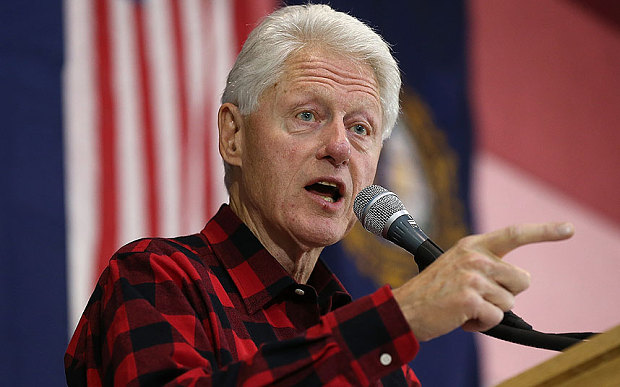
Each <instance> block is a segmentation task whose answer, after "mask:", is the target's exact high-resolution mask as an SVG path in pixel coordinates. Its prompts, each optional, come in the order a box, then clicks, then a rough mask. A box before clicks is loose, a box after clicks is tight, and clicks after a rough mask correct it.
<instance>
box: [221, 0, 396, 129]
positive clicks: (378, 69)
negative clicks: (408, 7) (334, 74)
mask: <svg viewBox="0 0 620 387" xmlns="http://www.w3.org/2000/svg"><path fill="white" fill-rule="evenodd" d="M310 45H312V46H313V47H316V46H319V47H324V48H326V49H329V50H332V51H334V52H335V53H337V54H341V55H345V56H346V57H349V58H351V59H353V60H355V61H358V62H360V63H363V64H366V65H368V66H370V67H371V68H372V69H373V71H374V75H375V77H376V80H377V83H378V86H379V96H380V98H381V107H382V110H383V121H382V126H383V128H382V130H383V133H382V138H383V139H386V138H388V137H389V135H390V133H391V131H392V128H393V126H394V124H395V123H396V118H397V117H398V113H399V110H400V108H399V93H400V86H401V79H400V71H399V69H398V65H397V63H396V60H395V59H394V57H393V56H392V54H391V53H390V47H389V45H388V44H387V43H386V42H385V40H383V38H382V37H381V36H379V35H378V34H377V33H376V32H375V31H373V30H372V29H371V28H370V27H369V26H367V25H366V24H364V23H363V22H361V21H360V20H358V19H356V18H354V17H353V16H350V15H347V14H346V13H342V12H338V11H335V10H334V9H332V8H330V7H329V6H328V5H323V4H307V5H294V6H287V7H283V8H280V9H279V10H277V11H275V12H273V13H272V14H270V15H269V16H267V17H266V18H265V19H264V20H263V21H262V22H261V23H260V25H258V27H256V28H255V29H254V30H253V31H252V32H251V33H250V35H249V36H248V39H247V40H246V42H245V43H244V45H243V48H242V50H241V52H240V53H239V56H238V57H237V60H236V61H235V64H234V66H233V68H232V70H231V71H230V73H229V74H228V80H227V83H226V88H225V89H224V93H223V94H222V99H221V102H222V103H226V102H230V103H233V104H235V105H237V106H238V107H239V110H240V112H241V114H243V115H248V114H250V113H252V112H254V111H255V110H256V109H257V108H258V100H259V97H260V96H261V95H262V93H263V92H264V91H265V90H266V89H267V88H269V87H271V86H273V85H275V84H276V82H277V81H278V80H279V79H280V77H281V76H282V74H283V72H284V63H285V61H286V60H287V59H288V58H289V57H290V56H291V55H292V54H294V53H297V52H299V51H300V50H301V49H303V48H304V47H307V46H310Z"/></svg>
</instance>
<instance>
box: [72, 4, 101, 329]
mask: <svg viewBox="0 0 620 387" xmlns="http://www.w3.org/2000/svg"><path fill="white" fill-rule="evenodd" d="M93 13H94V2H89V1H81V0H68V1H67V3H66V7H65V15H66V17H65V20H66V21H67V25H66V33H65V36H66V37H67V40H66V41H65V47H66V48H65V52H66V59H65V79H64V88H65V92H64V95H63V97H64V102H65V103H64V104H63V105H64V117H65V136H64V137H65V170H66V202H67V206H66V212H67V253H68V256H69V258H68V260H67V263H68V267H67V274H68V275H67V278H68V282H69V283H68V286H67V288H68V295H67V296H68V307H69V326H68V330H69V332H73V330H74V329H75V324H76V323H77V317H78V316H79V313H80V311H81V309H83V308H84V305H85V304H86V300H87V298H88V294H89V293H90V291H91V290H92V283H93V282H92V280H93V278H92V277H91V273H93V272H94V266H95V265H96V258H97V256H96V255H93V252H94V248H93V247H94V246H95V245H96V241H97V237H98V235H99V228H100V224H99V223H98V222H97V221H96V220H97V219H99V205H98V203H99V201H100V200H99V195H100V190H99V179H98V174H97V170H98V160H99V147H98V146H97V139H98V136H97V133H96V131H95V130H93V129H94V128H95V115H96V113H95V112H96V109H97V105H96V103H95V100H96V98H95V93H96V91H95V84H94V76H93V74H94V71H95V69H94V67H93V65H92V61H91V58H94V55H95V54H94V46H93V41H94V33H95V29H94V28H92V24H91V22H90V21H91V20H93V19H94V17H93ZM92 276H94V274H92Z"/></svg>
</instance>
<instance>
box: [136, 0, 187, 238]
mask: <svg viewBox="0 0 620 387" xmlns="http://www.w3.org/2000/svg"><path fill="white" fill-rule="evenodd" d="M143 4H144V6H145V7H146V12H147V15H148V16H147V20H148V24H147V28H148V31H149V32H148V33H147V34H146V35H147V47H148V50H149V54H150V55H151V57H150V58H151V63H152V65H153V67H152V69H153V71H152V72H151V77H150V82H152V84H153V88H152V98H153V102H154V103H153V109H154V112H153V113H154V115H153V117H154V126H155V133H154V134H155V157H157V159H158V160H157V171H156V178H157V182H156V184H157V187H156V189H157V190H158V192H159V199H160V202H159V211H160V217H159V233H160V234H161V235H163V236H172V235H176V234H178V233H179V231H180V217H179V214H180V186H181V180H180V176H181V175H180V165H179V126H178V122H179V120H178V114H177V113H178V95H177V90H176V88H175V87H174V85H175V83H174V79H175V72H174V66H173V55H174V51H173V50H172V44H173V43H172V36H173V34H172V28H171V23H170V17H169V15H170V9H169V7H168V2H167V1H162V0H158V1H151V2H145V3H143Z"/></svg>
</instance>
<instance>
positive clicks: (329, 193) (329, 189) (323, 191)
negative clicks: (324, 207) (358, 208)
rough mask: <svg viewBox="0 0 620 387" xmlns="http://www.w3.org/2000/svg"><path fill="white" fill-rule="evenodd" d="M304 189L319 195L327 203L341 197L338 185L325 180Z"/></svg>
mask: <svg viewBox="0 0 620 387" xmlns="http://www.w3.org/2000/svg"><path fill="white" fill-rule="evenodd" d="M304 188H305V189H306V191H308V192H312V193H314V194H316V195H319V196H320V197H321V198H323V200H325V201H326V202H328V203H335V202H337V201H338V200H340V198H341V197H342V194H341V193H340V189H339V188H338V185H336V184H335V183H330V182H327V181H319V182H316V183H314V184H310V185H307V186H305V187H304Z"/></svg>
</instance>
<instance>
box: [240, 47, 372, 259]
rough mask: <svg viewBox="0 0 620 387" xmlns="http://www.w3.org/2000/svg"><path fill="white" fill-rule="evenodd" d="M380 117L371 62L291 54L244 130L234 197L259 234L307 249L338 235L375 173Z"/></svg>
mask: <svg viewBox="0 0 620 387" xmlns="http://www.w3.org/2000/svg"><path fill="white" fill-rule="evenodd" d="M382 114H383V113H382V109H381V103H380V97H379V91H378V86H377V83H376V80H375V77H374V73H373V72H372V70H371V68H370V67H369V66H367V65H361V64H359V63H357V62H354V61H352V60H350V59H345V58H343V57H341V56H336V55H332V54H326V52H325V51H321V50H307V51H302V52H300V53H298V54H296V55H293V56H292V57H291V58H289V59H288V60H287V62H286V65H285V72H284V74H283V76H282V77H281V79H280V81H279V82H278V83H276V85H275V86H273V87H272V88H270V89H268V90H267V91H265V93H263V95H262V96H261V98H260V100H259V107H258V109H257V111H255V112H254V113H252V114H250V115H249V117H247V119H246V120H245V127H244V129H243V133H242V138H243V140H242V141H243V142H242V149H243V151H242V156H241V184H240V188H239V201H240V203H241V205H242V206H244V207H245V209H246V210H247V211H245V212H246V214H248V216H249V217H251V218H252V219H251V220H250V222H251V223H252V224H254V225H255V226H256V229H257V230H258V232H259V233H260V232H266V233H268V234H269V238H270V239H271V240H274V241H276V242H278V243H284V244H287V243H293V244H296V245H298V246H304V247H311V248H312V247H319V246H326V245H329V244H333V243H335V242H337V241H339V240H340V239H342V238H343V237H344V235H345V234H346V233H347V232H348V231H349V230H350V228H351V227H352V225H353V223H354V222H355V216H354V214H353V211H352V208H353V200H354V198H355V195H356V194H357V193H358V192H359V191H360V190H361V189H363V188H364V187H366V186H368V185H370V184H372V182H373V179H374V176H375V172H376V167H377V162H378V159H379V153H380V151H381V145H382V141H381V134H382V130H383V129H384V128H382V126H381V125H382V118H383V116H382ZM244 220H245V219H244Z"/></svg>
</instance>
